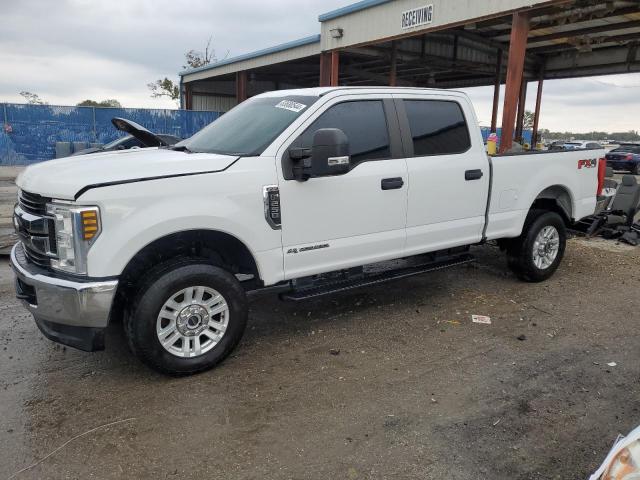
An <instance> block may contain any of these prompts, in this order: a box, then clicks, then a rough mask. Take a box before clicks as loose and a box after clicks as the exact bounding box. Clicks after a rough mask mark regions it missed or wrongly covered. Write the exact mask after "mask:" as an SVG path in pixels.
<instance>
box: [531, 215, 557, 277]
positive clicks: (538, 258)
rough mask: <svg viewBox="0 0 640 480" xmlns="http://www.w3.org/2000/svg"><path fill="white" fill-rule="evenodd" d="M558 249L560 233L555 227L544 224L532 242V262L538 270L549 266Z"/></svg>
mask: <svg viewBox="0 0 640 480" xmlns="http://www.w3.org/2000/svg"><path fill="white" fill-rule="evenodd" d="M559 250H560V234H559V233H558V230H557V229H556V227H552V226H550V225H549V226H546V227H544V228H543V229H542V230H540V233H538V236H537V237H536V240H535V241H534V242H533V263H534V265H535V266H536V267H538V268H539V269H540V270H545V269H547V268H549V267H550V266H551V264H552V263H553V262H554V260H555V259H556V257H557V256H558V251H559Z"/></svg>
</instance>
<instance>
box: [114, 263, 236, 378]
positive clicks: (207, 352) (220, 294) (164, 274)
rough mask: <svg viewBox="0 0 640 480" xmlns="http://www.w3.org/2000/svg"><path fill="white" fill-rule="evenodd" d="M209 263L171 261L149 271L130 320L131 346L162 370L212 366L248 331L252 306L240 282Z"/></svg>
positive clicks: (186, 372)
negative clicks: (246, 326) (248, 302)
mask: <svg viewBox="0 0 640 480" xmlns="http://www.w3.org/2000/svg"><path fill="white" fill-rule="evenodd" d="M203 262H204V260H198V259H177V260H170V261H168V262H165V263H163V264H161V265H159V266H157V267H156V268H154V269H152V270H151V271H149V272H148V273H147V275H146V276H145V277H144V279H143V280H142V282H141V283H142V286H141V288H140V290H139V291H138V294H137V295H136V297H135V301H134V302H133V305H132V307H131V309H130V312H131V313H130V314H129V315H127V317H126V319H125V335H126V337H127V340H128V342H129V346H130V348H131V351H132V352H133V353H134V354H135V355H136V356H137V357H138V358H139V359H140V360H141V361H142V362H143V363H145V364H146V365H147V366H149V367H151V368H152V369H154V370H156V371H158V372H160V373H164V374H168V375H190V374H193V373H198V372H202V371H204V370H208V369H210V368H212V367H214V366H215V365H216V364H218V363H220V362H221V361H222V360H224V359H225V358H226V357H227V356H228V355H229V354H230V353H231V352H232V351H233V349H234V348H235V346H236V345H237V344H238V342H239V341H240V339H241V338H242V334H243V333H244V329H245V325H246V322H247V312H248V307H247V297H246V294H245V292H244V289H243V288H242V286H241V285H240V282H238V280H237V279H236V277H235V276H234V275H232V274H231V273H229V272H227V271H225V270H223V269H222V268H220V267H215V266H213V265H209V264H206V263H203ZM163 344H164V345H163Z"/></svg>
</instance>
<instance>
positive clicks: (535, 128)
mask: <svg viewBox="0 0 640 480" xmlns="http://www.w3.org/2000/svg"><path fill="white" fill-rule="evenodd" d="M543 83H544V65H543V66H542V67H541V68H540V73H539V77H538V93H537V95H536V110H535V112H534V114H533V132H532V133H531V148H535V146H536V144H537V143H538V124H539V120H540V103H541V102H542V84H543Z"/></svg>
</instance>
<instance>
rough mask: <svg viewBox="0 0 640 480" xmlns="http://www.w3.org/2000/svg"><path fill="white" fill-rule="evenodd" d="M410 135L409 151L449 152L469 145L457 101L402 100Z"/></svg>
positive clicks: (426, 153)
mask: <svg viewBox="0 0 640 480" xmlns="http://www.w3.org/2000/svg"><path fill="white" fill-rule="evenodd" d="M404 107H405V111H406V112H407V118H408V120H409V128H410V129H411V137H412V139H413V155H414V156H416V157H421V156H427V155H452V154H456V153H463V152H466V151H467V150H469V148H470V147H471V138H470V136H469V129H468V127H467V122H466V120H465V118H464V114H463V113H462V109H461V108H460V105H459V104H458V103H457V102H453V101H444V100H406V99H405V100H404Z"/></svg>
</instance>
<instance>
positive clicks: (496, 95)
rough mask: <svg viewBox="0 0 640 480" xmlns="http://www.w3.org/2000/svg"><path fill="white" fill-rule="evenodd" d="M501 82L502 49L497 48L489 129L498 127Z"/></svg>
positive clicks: (492, 129) (493, 130)
mask: <svg viewBox="0 0 640 480" xmlns="http://www.w3.org/2000/svg"><path fill="white" fill-rule="evenodd" d="M501 83H502V50H500V49H498V53H497V58H496V81H495V83H494V85H493V110H492V112H491V131H492V132H493V133H495V132H496V131H497V128H498V105H499V104H500V84H501Z"/></svg>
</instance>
